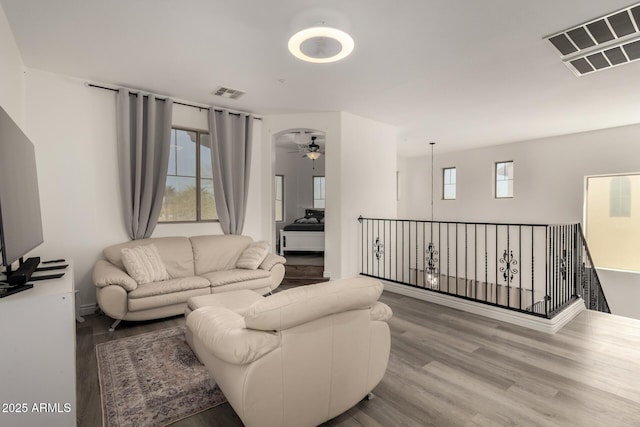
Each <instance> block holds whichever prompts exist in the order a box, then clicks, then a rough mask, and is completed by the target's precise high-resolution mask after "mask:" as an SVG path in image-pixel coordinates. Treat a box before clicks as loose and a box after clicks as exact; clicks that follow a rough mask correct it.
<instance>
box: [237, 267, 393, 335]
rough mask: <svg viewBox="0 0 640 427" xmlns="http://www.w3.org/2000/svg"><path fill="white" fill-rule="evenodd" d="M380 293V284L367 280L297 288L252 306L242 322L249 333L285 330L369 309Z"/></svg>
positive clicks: (326, 283)
mask: <svg viewBox="0 0 640 427" xmlns="http://www.w3.org/2000/svg"><path fill="white" fill-rule="evenodd" d="M382 290H383V285H382V283H381V282H380V281H379V280H375V279H370V278H355V279H342V280H335V281H332V282H325V283H320V284H317V285H307V286H300V287H297V288H292V289H287V290H286V291H282V292H278V293H277V294H275V295H271V296H269V297H267V298H265V299H263V300H261V301H258V302H256V303H254V304H252V305H251V306H250V307H249V308H248V309H247V311H246V313H245V316H244V318H245V319H244V320H245V323H246V325H247V328H250V329H258V330H262V331H271V330H282V329H288V328H291V327H293V326H296V325H300V324H303V323H306V322H309V321H311V320H314V319H318V318H320V317H324V316H328V315H330V314H333V313H339V312H342V311H347V310H355V309H363V308H369V307H371V306H372V305H374V304H375V302H376V301H377V300H378V298H379V297H380V294H381V293H382Z"/></svg>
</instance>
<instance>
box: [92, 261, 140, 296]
mask: <svg viewBox="0 0 640 427" xmlns="http://www.w3.org/2000/svg"><path fill="white" fill-rule="evenodd" d="M93 284H94V285H95V286H96V287H97V288H104V287H105V286H109V285H118V286H122V287H123V288H124V289H125V290H126V291H133V290H135V289H136V288H137V287H138V283H136V281H135V280H133V278H132V277H131V276H129V275H128V274H127V273H125V272H124V271H122V270H120V269H119V268H118V267H116V266H115V265H113V264H111V263H110V262H108V261H105V260H103V259H99V260H98V261H97V262H96V264H95V266H94V267H93Z"/></svg>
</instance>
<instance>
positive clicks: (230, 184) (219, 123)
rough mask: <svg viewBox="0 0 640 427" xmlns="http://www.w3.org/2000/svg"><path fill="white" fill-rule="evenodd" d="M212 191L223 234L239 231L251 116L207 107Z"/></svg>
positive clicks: (245, 192)
mask: <svg viewBox="0 0 640 427" xmlns="http://www.w3.org/2000/svg"><path fill="white" fill-rule="evenodd" d="M209 132H210V138H209V139H210V141H211V161H212V165H213V195H214V198H215V201H216V211H217V212H218V219H219V220H220V226H221V227H222V231H223V232H224V233H225V234H242V228H243V227H244V217H245V212H246V209H247V195H248V191H249V172H250V169H251V140H252V138H253V116H252V115H249V114H236V113H230V112H229V111H226V110H225V111H219V110H218V111H216V110H215V109H214V108H213V107H212V108H210V109H209Z"/></svg>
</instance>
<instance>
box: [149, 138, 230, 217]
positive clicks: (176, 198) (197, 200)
mask: <svg viewBox="0 0 640 427" xmlns="http://www.w3.org/2000/svg"><path fill="white" fill-rule="evenodd" d="M212 170H213V168H212V166H211V149H210V148H209V134H208V133H204V132H199V131H194V130H186V129H177V128H175V129H171V148H170V151H169V167H168V169H167V182H166V187H165V191H164V199H163V200H162V210H161V211H160V218H159V221H160V222H200V221H213V220H217V219H218V214H217V213H216V205H215V201H214V199H213V173H212Z"/></svg>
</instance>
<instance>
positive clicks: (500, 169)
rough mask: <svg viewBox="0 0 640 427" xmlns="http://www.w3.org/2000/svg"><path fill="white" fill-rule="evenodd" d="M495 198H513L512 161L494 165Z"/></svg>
mask: <svg viewBox="0 0 640 427" xmlns="http://www.w3.org/2000/svg"><path fill="white" fill-rule="evenodd" d="M495 173H496V175H495V176H496V188H495V191H496V198H497V199H505V198H510V197H513V161H508V162H497V163H496V171H495Z"/></svg>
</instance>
